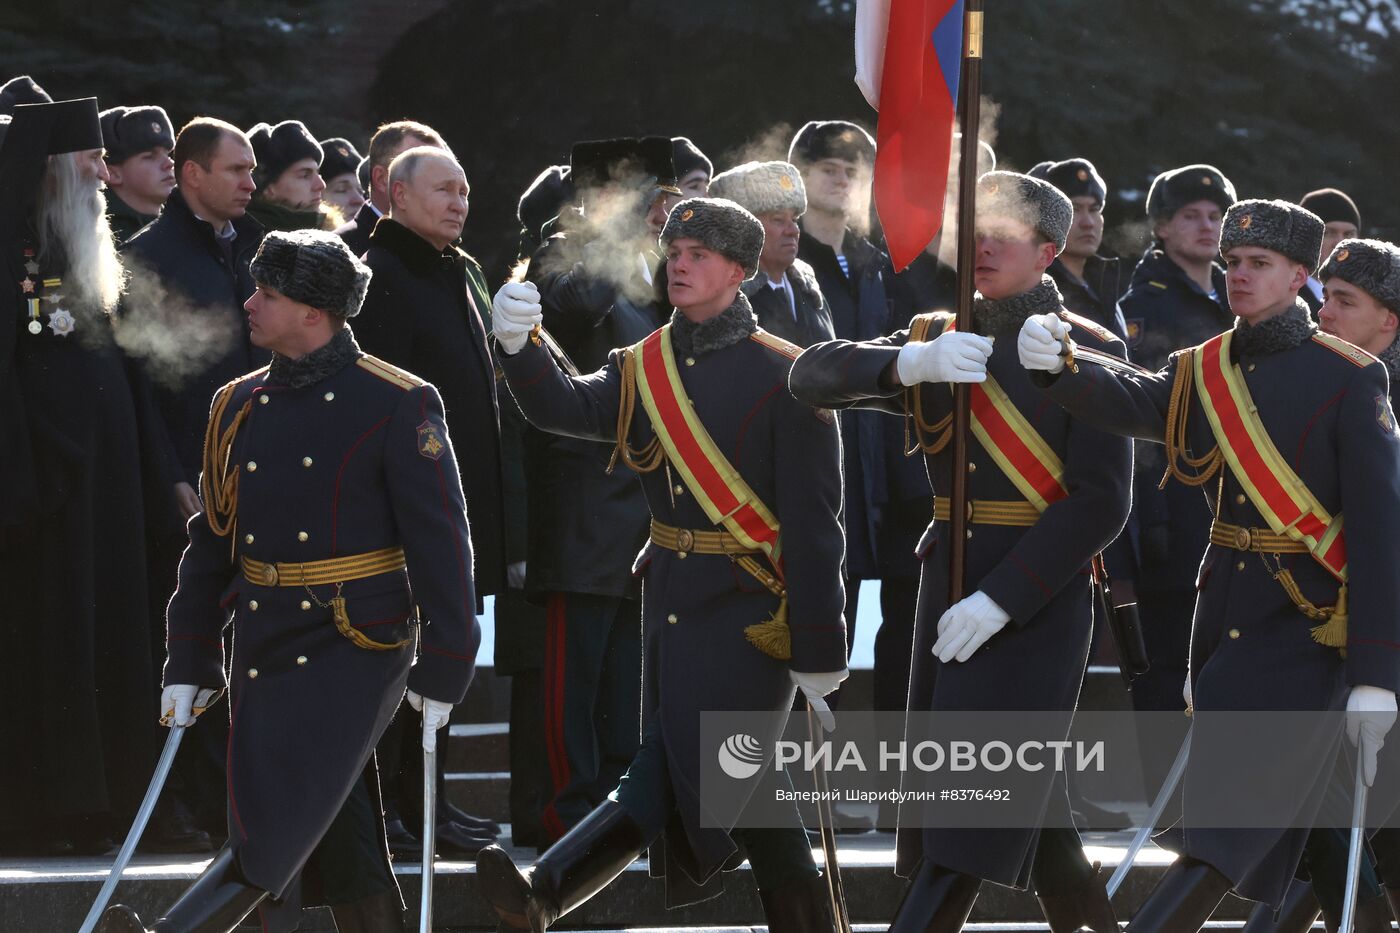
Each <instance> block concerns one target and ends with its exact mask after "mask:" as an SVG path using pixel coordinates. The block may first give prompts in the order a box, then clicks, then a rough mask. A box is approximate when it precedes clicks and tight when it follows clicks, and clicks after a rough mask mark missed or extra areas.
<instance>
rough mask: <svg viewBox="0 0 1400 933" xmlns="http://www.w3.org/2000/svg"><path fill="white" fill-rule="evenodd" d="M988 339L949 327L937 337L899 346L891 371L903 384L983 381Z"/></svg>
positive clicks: (989, 344) (985, 373)
mask: <svg viewBox="0 0 1400 933" xmlns="http://www.w3.org/2000/svg"><path fill="white" fill-rule="evenodd" d="M991 355H992V342H991V341H990V340H988V339H987V338H986V337H983V336H981V335H979V334H965V333H963V332H962V331H956V330H952V331H949V332H948V333H946V334H941V335H939V336H938V338H937V339H935V340H931V341H926V342H919V343H906V344H905V345H904V346H902V347H900V348H899V358H898V359H897V360H895V372H896V373H897V374H898V375H899V381H900V383H902V384H903V385H907V386H912V385H918V384H919V383H921V382H986V381H987V360H988V359H989V358H990V357H991Z"/></svg>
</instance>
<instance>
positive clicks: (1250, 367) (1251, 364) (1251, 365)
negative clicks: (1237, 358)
mask: <svg viewBox="0 0 1400 933" xmlns="http://www.w3.org/2000/svg"><path fill="white" fill-rule="evenodd" d="M1249 371H1250V372H1254V364H1253V363H1250V364H1249Z"/></svg>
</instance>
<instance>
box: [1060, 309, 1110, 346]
mask: <svg viewBox="0 0 1400 933" xmlns="http://www.w3.org/2000/svg"><path fill="white" fill-rule="evenodd" d="M1060 317H1062V318H1064V319H1065V320H1066V321H1069V322H1070V323H1071V324H1073V325H1074V326H1076V327H1082V328H1083V329H1084V330H1087V331H1088V332H1089V333H1091V334H1093V335H1094V336H1095V337H1097V338H1099V339H1100V340H1102V341H1103V342H1104V343H1112V342H1113V341H1115V340H1117V339H1118V335H1117V334H1115V333H1114V332H1113V331H1111V330H1109V329H1108V328H1107V327H1104V326H1103V325H1102V324H1100V323H1099V322H1098V321H1091V320H1089V318H1087V317H1085V316H1084V315H1082V314H1075V313H1074V312H1073V311H1070V310H1067V309H1065V308H1061V309H1060Z"/></svg>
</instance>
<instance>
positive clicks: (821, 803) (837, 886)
mask: <svg viewBox="0 0 1400 933" xmlns="http://www.w3.org/2000/svg"><path fill="white" fill-rule="evenodd" d="M827 715H828V716H830V715H831V714H830V712H829V711H828V713H827ZM807 736H808V738H809V739H810V741H811V743H812V744H813V745H814V746H815V745H816V744H817V743H818V742H819V741H820V740H821V737H822V731H821V728H820V727H819V726H818V725H817V712H816V710H815V709H814V708H813V706H812V704H811V703H810V702H809V703H808V704H807ZM812 783H813V784H814V785H815V786H816V789H817V826H818V827H819V828H820V829H821V836H822V857H823V858H824V860H825V862H826V890H827V893H828V894H829V895H830V896H831V915H832V917H834V918H835V920H836V929H837V930H838V931H840V933H851V918H850V915H849V914H848V913H847V912H846V889H845V887H844V886H843V885H842V884H841V866H840V864H839V863H838V862H837V861H836V833H835V832H834V831H833V829H832V826H833V821H832V817H831V802H830V800H829V799H828V788H827V783H826V772H825V771H823V770H822V769H820V768H818V769H816V770H815V771H813V772H812Z"/></svg>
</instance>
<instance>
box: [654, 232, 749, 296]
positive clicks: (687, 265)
mask: <svg viewBox="0 0 1400 933" xmlns="http://www.w3.org/2000/svg"><path fill="white" fill-rule="evenodd" d="M743 280H744V269H743V267H742V266H740V265H739V264H738V263H737V262H735V261H734V260H732V259H729V258H727V257H725V256H722V255H720V254H719V253H717V252H715V251H714V250H712V249H710V248H709V247H707V246H705V245H704V244H702V243H701V242H700V241H699V240H696V239H694V238H692V237H677V238H676V239H674V240H672V241H671V242H670V244H668V245H667V247H666V297H667V298H668V299H670V302H671V304H673V305H675V306H676V307H677V308H679V309H680V310H681V311H686V310H691V311H695V312H699V313H702V314H703V313H706V312H710V311H713V312H719V311H723V310H724V309H725V308H726V307H728V306H729V303H730V302H731V301H733V300H734V294H733V293H734V291H735V290H736V289H737V288H738V287H739V283H740V282H742V281H743Z"/></svg>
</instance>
